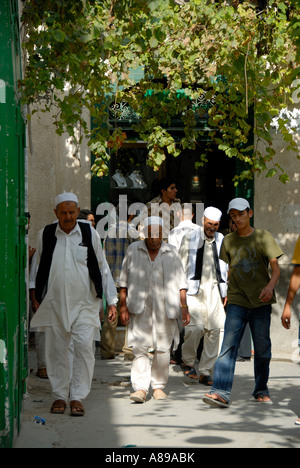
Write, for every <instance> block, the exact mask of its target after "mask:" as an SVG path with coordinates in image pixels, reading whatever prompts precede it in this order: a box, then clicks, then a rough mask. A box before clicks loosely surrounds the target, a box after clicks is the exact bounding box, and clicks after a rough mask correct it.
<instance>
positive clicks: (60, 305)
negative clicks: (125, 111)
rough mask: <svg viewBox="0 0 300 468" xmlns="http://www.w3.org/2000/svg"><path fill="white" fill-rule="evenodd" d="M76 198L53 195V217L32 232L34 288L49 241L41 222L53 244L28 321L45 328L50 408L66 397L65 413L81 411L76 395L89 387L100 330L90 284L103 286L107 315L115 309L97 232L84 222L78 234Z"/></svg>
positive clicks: (60, 406)
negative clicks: (94, 277) (34, 234)
mask: <svg viewBox="0 0 300 468" xmlns="http://www.w3.org/2000/svg"><path fill="white" fill-rule="evenodd" d="M77 204H78V199H77V197H76V195H75V194H73V193H63V194H61V195H59V196H57V197H56V199H55V206H56V209H55V210H54V211H55V214H56V216H57V218H58V223H56V225H49V226H47V227H46V228H45V229H43V230H42V231H40V232H39V234H38V240H37V251H36V252H37V257H38V263H39V269H38V272H37V277H36V288H37V289H36V294H37V291H38V283H39V278H41V275H42V271H41V270H42V269H43V268H44V263H45V262H44V261H42V255H45V252H47V249H49V244H50V242H49V241H48V242H45V239H44V237H43V236H44V235H45V234H44V233H45V231H46V229H47V228H50V229H51V232H53V235H52V237H53V239H52V237H51V238H50V240H51V242H52V240H53V246H54V248H53V250H52V251H51V253H50V254H49V255H48V254H47V255H48V257H49V258H50V260H49V263H50V265H48V271H47V272H46V277H47V278H46V280H47V281H46V284H45V289H44V290H43V294H42V295H41V297H40V298H39V301H38V302H40V306H39V308H38V310H37V312H36V314H35V315H34V317H33V319H32V321H31V326H32V327H36V328H38V329H39V330H40V331H45V337H46V349H45V353H46V364H47V372H48V377H49V380H50V383H51V386H52V392H53V396H54V398H55V401H54V403H53V405H52V407H51V412H52V413H56V414H57V413H58V414H61V413H63V412H64V411H65V409H66V405H67V401H68V399H69V398H70V407H71V413H70V414H71V415H73V416H83V415H84V408H83V406H82V403H81V401H82V400H84V399H85V398H86V397H87V395H88V394H89V392H90V388H91V382H92V377H93V372H94V364H95V357H94V347H93V341H94V339H95V337H96V336H97V335H98V337H99V334H100V333H99V330H100V319H99V311H100V306H101V293H100V295H99V294H97V292H96V289H97V288H98V289H97V291H98V290H99V288H101V289H102V288H103V293H104V294H105V296H106V300H107V304H108V306H109V312H108V314H109V317H110V320H114V318H115V315H116V307H115V306H116V304H117V291H116V288H115V284H114V281H113V278H112V275H111V273H110V270H109V267H108V265H107V262H106V260H105V257H104V255H103V252H102V247H101V240H100V237H99V236H98V234H97V232H96V231H95V229H94V228H92V227H91V226H90V225H87V224H85V226H87V228H88V231H87V232H88V233H89V236H90V237H88V241H87V242H85V241H84V239H83V236H84V235H85V234H84V232H86V231H85V230H83V228H82V226H83V224H82V223H78V222H77V217H78V214H79V210H80V208H79V207H78V206H77ZM80 226H81V227H80ZM83 227H84V226H83ZM85 239H86V238H85ZM44 244H46V245H44ZM91 247H92V249H91ZM90 250H92V251H93V256H94V255H95V256H94V257H93V258H94V259H95V261H94V269H95V268H96V269H97V272H98V276H99V278H100V281H99V280H98V284H97V283H96V280H95V281H94V282H93V281H92V278H91V269H90V267H89V266H88V265H89V256H90V253H89V252H90ZM51 255H52V256H51ZM91 256H92V254H91ZM43 258H44V257H43ZM43 262H44V263H43ZM95 264H96V265H95ZM42 265H43V266H42ZM39 274H40V276H39ZM99 282H101V283H102V285H100V284H99ZM96 286H97V287H96ZM37 298H38V296H37ZM71 341H72V347H73V350H74V356H73V369H72V370H71V369H70V361H69V356H68V350H69V345H70V343H71Z"/></svg>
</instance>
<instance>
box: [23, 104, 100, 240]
mask: <svg viewBox="0 0 300 468" xmlns="http://www.w3.org/2000/svg"><path fill="white" fill-rule="evenodd" d="M86 119H87V121H89V116H88V115H86ZM28 134H29V137H28V142H27V146H28V209H29V212H30V214H31V222H30V231H29V241H30V245H31V246H32V247H34V246H35V243H36V236H37V233H38V231H39V230H40V229H42V228H43V227H44V226H45V225H46V224H49V223H51V222H52V221H54V220H55V214H54V212H53V209H54V198H55V196H56V195H58V194H59V193H61V192H63V191H66V192H68V191H70V192H74V193H76V194H77V196H78V199H79V206H80V207H81V208H90V205H91V183H90V180H91V175H90V174H91V171H90V151H89V148H88V146H87V144H86V142H85V141H84V142H83V143H82V144H81V146H80V147H79V149H78V152H77V154H76V156H74V152H75V150H76V148H75V147H74V145H72V144H71V143H70V139H69V137H68V135H63V136H59V135H57V134H56V133H55V127H54V125H53V123H52V120H51V114H50V113H47V114H44V113H36V114H34V115H33V117H32V120H31V122H30V125H29V129H28Z"/></svg>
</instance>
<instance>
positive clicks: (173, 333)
mask: <svg viewBox="0 0 300 468" xmlns="http://www.w3.org/2000/svg"><path fill="white" fill-rule="evenodd" d="M162 226H163V221H162V219H161V218H159V217H156V216H153V217H148V218H146V219H145V224H144V233H145V236H146V238H145V240H142V241H139V242H135V243H134V244H132V245H131V246H130V247H129V248H128V250H127V253H126V256H125V259H124V262H123V266H122V272H121V277H120V317H121V320H122V323H123V324H124V325H126V326H128V346H129V347H132V351H133V355H134V360H133V362H132V368H131V382H132V387H133V390H134V393H132V394H131V396H130V399H131V400H133V401H134V402H136V403H144V402H145V401H146V397H147V395H148V393H149V389H150V386H152V389H153V397H154V399H156V400H164V399H166V398H167V395H166V393H165V392H164V391H163V389H164V388H165V386H166V385H167V382H168V378H169V361H170V348H171V345H172V342H173V340H175V342H177V344H178V342H179V330H178V324H177V319H179V317H180V316H181V317H182V323H183V326H186V325H188V323H189V320H190V317H189V312H188V309H187V304H186V290H187V282H186V278H185V275H184V271H183V267H182V263H181V260H180V257H179V255H178V253H177V252H176V249H175V248H174V247H173V246H171V245H169V244H167V243H165V242H164V241H163V240H162ZM150 348H152V349H154V357H153V363H152V366H151V363H150V360H149V357H148V351H149V349H150Z"/></svg>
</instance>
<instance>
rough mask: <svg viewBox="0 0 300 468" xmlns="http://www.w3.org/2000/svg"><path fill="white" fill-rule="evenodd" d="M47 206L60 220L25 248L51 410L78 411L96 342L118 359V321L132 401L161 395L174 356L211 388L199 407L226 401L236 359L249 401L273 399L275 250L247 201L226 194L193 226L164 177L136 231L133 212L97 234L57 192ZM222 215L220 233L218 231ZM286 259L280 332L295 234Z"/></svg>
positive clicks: (73, 199) (293, 289) (296, 261)
mask: <svg viewBox="0 0 300 468" xmlns="http://www.w3.org/2000/svg"><path fill="white" fill-rule="evenodd" d="M153 207H155V208H156V209H157V207H159V209H158V211H157V210H156V211H155V212H153ZM176 207H180V209H179V210H177V212H176ZM53 208H54V213H55V216H56V222H52V223H51V221H52V220H49V221H50V223H51V224H48V225H47V226H46V227H45V228H43V229H42V230H41V231H40V232H39V234H38V238H37V242H36V248H35V249H31V248H30V281H29V290H30V309H31V310H30V314H31V321H30V330H31V331H34V333H35V346H36V352H37V367H38V368H37V376H38V377H39V378H42V379H49V381H50V384H51V388H52V393H53V400H54V401H53V404H52V406H51V408H50V411H51V412H52V413H54V414H62V413H64V412H65V411H66V408H67V406H68V405H69V406H70V414H71V415H72V416H83V415H84V414H85V408H84V405H83V402H84V400H85V398H86V397H87V396H88V395H89V392H90V390H91V384H92V378H93V372H94V365H95V346H96V347H98V349H99V351H100V354H101V359H114V357H115V336H116V330H117V327H118V325H120V324H122V326H123V327H125V330H126V333H125V340H124V343H123V350H122V352H123V353H124V359H126V360H130V361H132V364H131V385H132V389H133V392H132V393H131V394H130V396H129V398H130V400H131V401H132V402H135V403H137V404H143V403H145V402H146V401H147V398H148V397H149V396H153V398H154V399H156V400H165V399H167V398H168V394H167V383H168V377H169V366H170V363H176V364H178V365H180V366H181V370H182V379H184V380H185V382H188V383H191V384H195V383H199V384H201V385H203V386H204V387H206V388H207V393H205V395H204V396H203V398H202V399H203V402H204V403H205V404H207V405H209V406H212V407H217V408H227V407H228V406H229V405H230V401H231V390H232V385H233V381H234V374H235V365H236V361H237V360H245V359H251V358H252V357H253V361H254V380H255V386H254V389H253V394H252V395H253V398H254V399H255V400H256V401H257V402H258V403H261V404H263V403H270V402H271V395H270V392H269V388H268V380H269V371H270V361H271V338H270V323H271V312H272V305H273V304H275V303H276V294H275V289H276V285H277V283H278V280H279V277H280V266H279V262H278V259H279V258H280V257H281V256H282V255H283V252H282V250H281V248H280V246H279V245H278V244H277V242H276V241H275V239H274V238H273V236H272V235H271V234H270V233H269V232H268V231H266V230H263V229H260V228H259V227H257V226H253V222H252V219H253V207H251V206H250V204H249V201H248V200H246V199H244V198H234V199H232V200H231V201H230V202H229V205H228V209H227V212H226V213H223V212H221V211H220V209H218V207H215V206H207V207H204V209H203V216H202V217H201V222H200V223H198V224H196V223H195V219H194V210H193V206H192V205H191V204H181V201H180V200H179V199H178V198H177V187H176V183H175V181H174V180H170V179H167V178H164V179H162V180H161V182H160V189H159V194H158V195H157V197H156V198H155V199H153V200H151V201H150V202H149V203H148V204H147V205H146V207H145V210H144V211H143V212H142V213H141V214H140V215H139V219H138V233H139V235H138V236H136V235H134V234H135V233H136V232H137V230H136V227H137V222H136V220H135V222H134V219H133V215H128V217H127V220H124V216H122V217H120V216H118V217H117V218H116V220H115V224H116V225H118V226H117V229H116V225H115V226H114V229H113V230H112V231H111V232H110V230H108V231H107V234H106V236H105V239H101V238H100V236H99V234H98V233H97V231H96V229H95V216H94V213H93V212H92V211H90V210H81V209H80V201H79V200H78V198H77V196H76V194H74V193H70V192H63V193H61V194H59V195H58V196H57V197H56V198H55V200H54V206H53ZM172 208H173V209H172ZM226 217H227V219H228V231H227V232H222V233H221V232H220V223H221V220H222V219H224V218H226ZM178 218H179V219H178ZM177 221H178V222H177ZM133 226H134V227H133ZM120 232H122V233H123V234H122V235H118V233H120ZM116 234H117V235H116ZM292 263H293V265H294V270H293V273H292V276H291V279H290V284H289V289H288V291H287V296H286V302H285V306H284V310H283V312H282V325H283V327H284V328H286V329H288V328H289V327H290V324H291V314H292V304H293V301H294V298H295V295H296V293H297V291H298V289H299V286H300V236H299V239H298V242H297V244H296V246H295V252H294V256H293V259H292ZM252 351H253V356H252ZM296 424H300V420H298V421H296Z"/></svg>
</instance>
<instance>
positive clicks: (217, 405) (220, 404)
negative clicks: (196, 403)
mask: <svg viewBox="0 0 300 468" xmlns="http://www.w3.org/2000/svg"><path fill="white" fill-rule="evenodd" d="M202 401H203V402H204V403H206V404H207V405H210V406H212V407H213V408H228V407H229V403H225V402H223V401H221V400H219V399H214V398H211V397H208V396H206V395H205V396H204V397H203V398H202Z"/></svg>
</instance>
